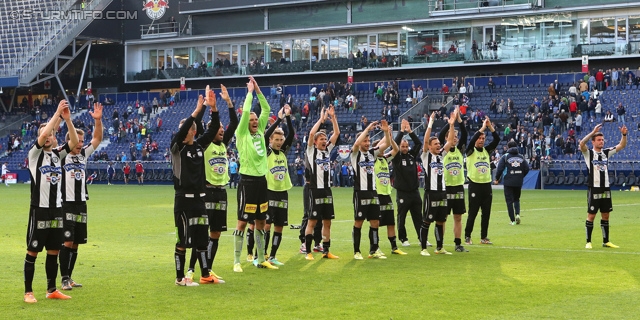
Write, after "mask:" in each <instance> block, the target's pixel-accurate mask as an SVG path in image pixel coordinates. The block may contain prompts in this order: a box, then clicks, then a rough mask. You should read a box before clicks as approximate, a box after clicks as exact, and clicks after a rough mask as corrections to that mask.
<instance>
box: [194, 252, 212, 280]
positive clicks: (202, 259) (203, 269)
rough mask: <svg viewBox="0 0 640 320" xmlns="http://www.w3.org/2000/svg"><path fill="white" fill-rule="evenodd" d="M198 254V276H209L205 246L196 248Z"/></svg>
mask: <svg viewBox="0 0 640 320" xmlns="http://www.w3.org/2000/svg"><path fill="white" fill-rule="evenodd" d="M196 254H197V255H198V264H199V265H200V276H202V277H208V276H209V265H208V264H207V248H201V249H198V250H196Z"/></svg>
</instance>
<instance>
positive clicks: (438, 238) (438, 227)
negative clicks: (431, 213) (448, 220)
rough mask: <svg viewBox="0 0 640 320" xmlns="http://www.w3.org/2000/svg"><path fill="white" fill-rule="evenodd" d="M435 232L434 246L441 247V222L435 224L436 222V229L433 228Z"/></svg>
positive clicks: (442, 230)
mask: <svg viewBox="0 0 640 320" xmlns="http://www.w3.org/2000/svg"><path fill="white" fill-rule="evenodd" d="M435 231H436V232H435V234H436V248H437V249H438V250H440V249H442V245H443V242H444V241H443V238H444V237H443V235H444V225H442V224H437V223H436V230H435Z"/></svg>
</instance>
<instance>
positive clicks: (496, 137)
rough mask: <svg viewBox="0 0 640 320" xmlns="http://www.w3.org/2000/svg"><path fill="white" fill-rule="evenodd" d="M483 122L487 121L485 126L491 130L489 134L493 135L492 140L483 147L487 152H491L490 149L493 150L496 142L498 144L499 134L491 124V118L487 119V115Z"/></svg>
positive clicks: (496, 145)
mask: <svg viewBox="0 0 640 320" xmlns="http://www.w3.org/2000/svg"><path fill="white" fill-rule="evenodd" d="M485 122H487V128H489V131H491V136H493V140H492V141H491V143H490V144H489V145H488V146H486V147H485V149H486V150H487V152H489V153H491V151H493V150H495V149H496V148H497V147H498V144H500V135H498V133H497V132H496V129H495V128H494V127H493V125H492V124H491V120H490V119H489V117H486V118H485Z"/></svg>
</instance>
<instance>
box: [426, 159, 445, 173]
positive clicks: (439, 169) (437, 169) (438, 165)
mask: <svg viewBox="0 0 640 320" xmlns="http://www.w3.org/2000/svg"><path fill="white" fill-rule="evenodd" d="M429 167H430V168H431V170H434V171H435V173H436V174H437V175H442V168H443V167H444V166H443V165H442V163H440V162H431V163H429Z"/></svg>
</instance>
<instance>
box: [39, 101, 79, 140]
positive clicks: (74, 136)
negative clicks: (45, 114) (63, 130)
mask: <svg viewBox="0 0 640 320" xmlns="http://www.w3.org/2000/svg"><path fill="white" fill-rule="evenodd" d="M60 115H61V116H62V120H64V122H65V123H66V124H67V131H68V132H69V142H68V143H67V146H68V147H69V150H71V149H73V148H75V147H76V145H78V141H79V140H78V133H77V132H76V128H75V126H74V125H73V121H71V111H69V106H68V105H67V107H66V108H63V109H62V110H61V111H60ZM47 125H48V124H47Z"/></svg>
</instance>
